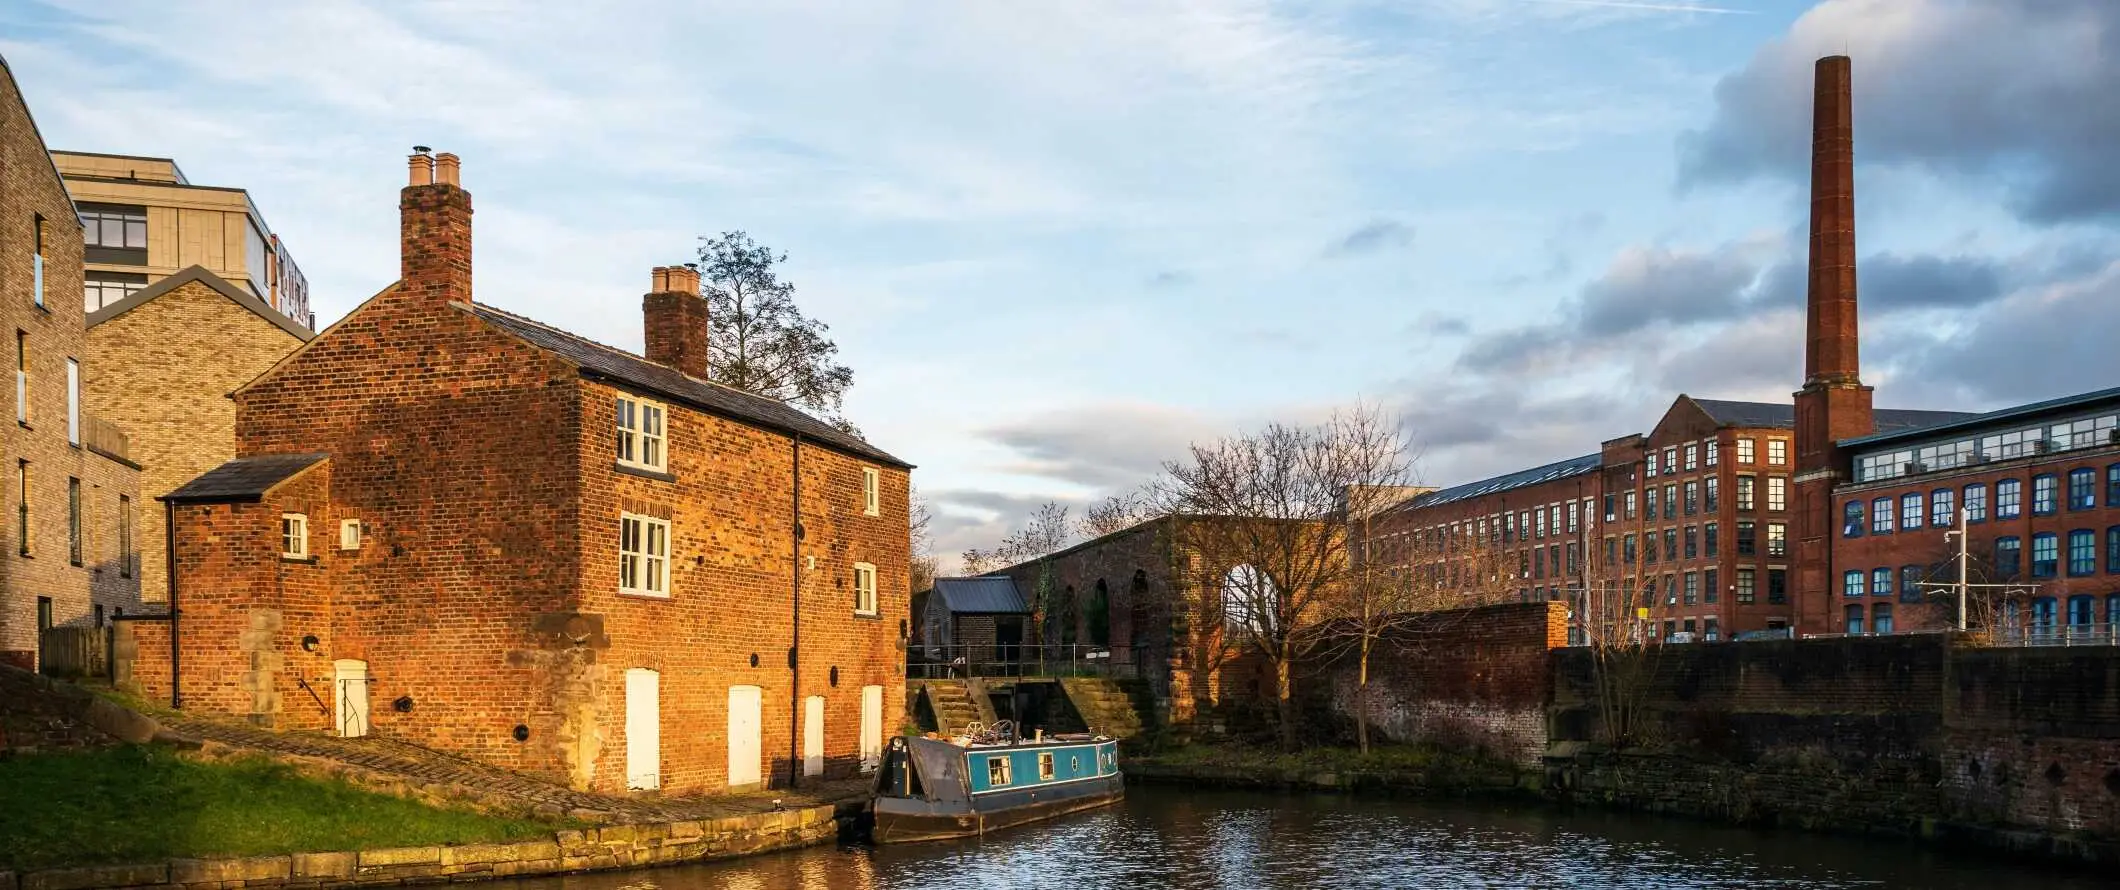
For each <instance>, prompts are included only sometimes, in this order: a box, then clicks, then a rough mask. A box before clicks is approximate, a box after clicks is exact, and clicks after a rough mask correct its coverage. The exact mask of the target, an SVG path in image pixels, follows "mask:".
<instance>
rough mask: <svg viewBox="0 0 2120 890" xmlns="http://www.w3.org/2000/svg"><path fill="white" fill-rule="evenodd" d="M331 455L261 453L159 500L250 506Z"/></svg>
mask: <svg viewBox="0 0 2120 890" xmlns="http://www.w3.org/2000/svg"><path fill="white" fill-rule="evenodd" d="M328 457H330V455H328V454H261V455H258V456H256V457H239V458H236V459H235V460H232V461H229V462H227V463H225V464H222V465H220V466H218V467H215V468H213V469H211V470H207V471H206V473H205V474H204V475H201V476H200V477H199V478H197V479H193V480H191V481H190V482H186V483H184V484H183V485H181V486H178V488H177V490H176V491H172V492H170V493H168V494H165V495H163V496H161V497H160V498H157V500H163V501H168V502H170V503H174V504H248V503H255V502H257V501H259V500H261V499H263V498H264V497H265V493H266V492H268V491H271V490H272V488H273V486H275V485H278V484H280V483H282V482H285V481H287V480H289V479H292V478H294V476H295V475H296V474H298V473H300V472H302V471H303V470H306V469H309V468H310V467H313V466H316V465H317V464H319V463H322V462H323V461H324V459H325V458H328Z"/></svg>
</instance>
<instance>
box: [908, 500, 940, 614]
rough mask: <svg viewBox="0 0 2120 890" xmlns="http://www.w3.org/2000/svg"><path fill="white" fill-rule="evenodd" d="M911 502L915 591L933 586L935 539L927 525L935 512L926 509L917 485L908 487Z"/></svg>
mask: <svg viewBox="0 0 2120 890" xmlns="http://www.w3.org/2000/svg"><path fill="white" fill-rule="evenodd" d="M908 494H909V495H910V496H911V497H910V500H911V502H912V509H911V517H912V528H911V531H912V541H911V543H912V551H911V552H912V555H913V560H912V565H911V566H910V569H911V574H912V579H913V591H914V592H915V593H917V592H919V591H923V590H928V589H931V588H933V587H934V586H935V569H936V563H937V560H936V558H935V539H934V535H933V533H932V532H931V531H930V530H929V526H930V524H931V523H933V521H934V518H935V514H934V513H933V512H932V511H930V510H929V509H928V503H927V498H925V497H922V496H921V494H920V489H919V488H918V487H909V488H908Z"/></svg>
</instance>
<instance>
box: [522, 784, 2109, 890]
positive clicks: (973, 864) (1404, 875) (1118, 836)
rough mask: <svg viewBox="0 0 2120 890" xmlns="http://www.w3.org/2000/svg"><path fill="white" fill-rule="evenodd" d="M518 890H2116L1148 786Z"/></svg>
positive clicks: (1691, 826)
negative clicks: (1009, 819)
mask: <svg viewBox="0 0 2120 890" xmlns="http://www.w3.org/2000/svg"><path fill="white" fill-rule="evenodd" d="M515 883H516V884H517V885H518V887H517V888H515V890H872V888H876V890H897V888H921V890H939V888H955V887H976V888H994V890H999V888H1019V887H1039V888H1044V887H1062V888H1075V887H1081V888H1099V887H1127V888H1133V887H1141V888H1172V890H1193V888H1200V890H1208V888H1215V890H1221V888H1232V890H1234V888H1245V890H1249V888H1308V887H1328V888H1334V890H1347V888H1397V887H1447V888H1478V887H1620V888H1633V887H1643V888H1648V887H1654V888H1688V887H1768V888H1781V887H1806V888H1810V887H1818V888H1837V887H1885V886H1890V887H1933V888H1942V890H1948V888H1968V890H1970V888H1978V890H2026V888H2033V887H2037V888H2039V890H2073V888H2079V887H2081V888H2088V887H2102V886H2108V885H2107V884H2106V883H2104V882H2101V881H2093V880H2091V878H2090V877H2089V876H2088V875H2086V874H2081V873H2071V872H2053V871H2044V870H2033V869H2026V868H2024V867H2021V866H2012V865H2010V864H2007V863H2002V862H1999V861H1995V860H1991V859H1985V858H1975V857H1968V856H1964V855H1960V854H1955V853H1952V852H1950V851H1942V850H1937V849H1934V848H1929V847H1922V846H1918V845H1913V844H1906V843H1898V842H1891V841H1873V840H1861V839H1847V838H1838V837H1824V836H1818V835H1810V834H1800V833H1794V832H1765V831H1752V830H1745V829H1736V828H1723V827H1717V826H1709V825H1701V824H1696V823H1692V822H1686V821H1681V820H1672V819H1659V818H1653V817H1643V816H1630V815H1624V814H1606V813H1571V812H1564V811H1560V810H1555V809H1548V808H1543V807H1537V806H1489V805H1469V804H1455V803H1443V802H1434V801H1419V800H1375V799H1356V798H1348V797H1340V796H1280V795H1266V794H1244V793H1234V792H1198V791H1187V790H1177V789H1170V788H1157V787H1149V788H1134V789H1129V791H1128V797H1127V799H1126V801H1125V802H1124V803H1122V804H1120V805H1119V806H1116V807H1113V808H1109V809H1105V810H1100V811H1097V812H1093V813H1085V814H1080V815H1077V816H1071V817H1067V818H1064V819H1061V820H1057V821H1054V822H1048V823H1044V824H1042V825H1036V826H1031V827H1028V828H1024V829H1019V830H1015V831H1010V832H1006V833H1003V834H1000V835H996V836H992V837H988V838H985V839H982V840H977V841H965V842H958V843H937V844H916V845H910V846H888V847H881V848H875V849H870V848H866V847H853V846H845V847H817V848H812V849H808V850H799V851H793V852H788V853H780V854H774V855H770V856H762V857H755V858H751V859H743V860H737V861H734V862H724V863H711V864H705V865H694V866H682V867H677V868H668V869H658V870H654V871H646V872H628V873H611V874H599V875H578V876H571V877H566V878H556V879H534V880H524V881H518V882H515Z"/></svg>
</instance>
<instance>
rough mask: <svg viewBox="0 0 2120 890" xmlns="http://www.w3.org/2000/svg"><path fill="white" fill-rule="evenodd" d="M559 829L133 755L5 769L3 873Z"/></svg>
mask: <svg viewBox="0 0 2120 890" xmlns="http://www.w3.org/2000/svg"><path fill="white" fill-rule="evenodd" d="M561 827H565V826H563V825H560V824H558V823H546V822H538V821H532V820H526V819H504V818H499V817H495V816H488V815H484V814H481V813H477V812H472V811H469V810H454V809H439V808H436V807H431V806H427V805H425V804H421V803H417V802H414V801H410V800H405V799H402V798H397V797H391V796H389V795H384V794H377V793H375V792H371V791H365V790H362V789H360V788H356V787H354V786H352V785H351V784H348V783H346V782H344V781H340V780H323V779H313V778H309V777H306V776H303V775H301V774H300V773H298V772H296V771H295V770H294V769H293V768H292V767H289V766H286V765H284V764H278V763H274V762H272V761H270V760H266V759H263V758H256V759H244V760H231V761H224V762H203V761H198V760H192V759H187V758H184V757H181V756H179V754H178V753H177V752H176V751H175V750H174V749H171V748H167V747H162V746H154V745H127V746H121V747H116V748H107V749H103V750H98V751H86V752H70V753H61V754H35V755H27V756H21V757H15V758H12V759H4V760H0V871H5V870H10V869H13V870H23V869H32V868H48V867H53V866H65V865H93V864H100V863H121V862H155V861H158V860H163V859H171V858H211V857H226V856H263V855H271V854H278V853H298V852H306V851H323V850H357V849H366V848H375V847H405V846H423V845H427V844H460V843H481V842H492V841H506V840H522V839H529V838H537V837H544V836H549V835H550V833H551V832H552V831H553V830H554V829H556V828H561Z"/></svg>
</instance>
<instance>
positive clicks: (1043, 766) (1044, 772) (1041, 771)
mask: <svg viewBox="0 0 2120 890" xmlns="http://www.w3.org/2000/svg"><path fill="white" fill-rule="evenodd" d="M1052 780H1053V752H1051V751H1042V752H1039V754H1038V781H1040V782H1050V781H1052Z"/></svg>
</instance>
